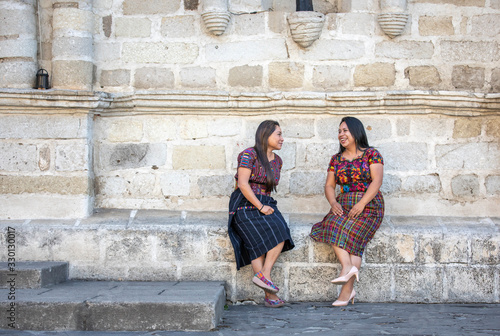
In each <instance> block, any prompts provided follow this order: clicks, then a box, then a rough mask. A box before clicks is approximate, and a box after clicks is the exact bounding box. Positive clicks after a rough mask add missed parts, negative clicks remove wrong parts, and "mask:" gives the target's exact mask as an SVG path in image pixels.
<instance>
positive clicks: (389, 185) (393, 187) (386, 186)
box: [380, 174, 401, 195]
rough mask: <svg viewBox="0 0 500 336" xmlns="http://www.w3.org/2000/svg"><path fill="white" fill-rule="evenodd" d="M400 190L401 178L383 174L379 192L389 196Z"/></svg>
mask: <svg viewBox="0 0 500 336" xmlns="http://www.w3.org/2000/svg"><path fill="white" fill-rule="evenodd" d="M400 190H401V178H400V177H398V176H396V175H392V174H384V181H383V182H382V186H381V187H380V191H381V192H382V193H383V194H384V195H390V194H393V193H396V192H398V191H400Z"/></svg>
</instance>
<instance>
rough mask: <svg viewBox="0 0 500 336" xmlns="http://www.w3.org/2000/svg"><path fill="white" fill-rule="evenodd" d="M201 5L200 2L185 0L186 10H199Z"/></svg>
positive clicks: (197, 0)
mask: <svg viewBox="0 0 500 336" xmlns="http://www.w3.org/2000/svg"><path fill="white" fill-rule="evenodd" d="M198 5H199V0H184V9H185V10H193V11H194V10H197V9H198Z"/></svg>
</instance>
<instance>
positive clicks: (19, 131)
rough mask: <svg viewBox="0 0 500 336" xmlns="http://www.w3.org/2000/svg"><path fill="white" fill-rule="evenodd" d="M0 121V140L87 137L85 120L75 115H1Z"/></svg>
mask: <svg viewBox="0 0 500 336" xmlns="http://www.w3.org/2000/svg"><path fill="white" fill-rule="evenodd" d="M0 120H1V122H0V139H9V138H10V139H23V138H28V139H78V138H80V139H81V138H86V136H87V128H88V123H87V118H86V117H80V116H77V115H8V116H6V115H3V116H2V117H1V119H0ZM2 152H3V151H2Z"/></svg>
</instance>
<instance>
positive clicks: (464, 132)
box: [453, 118, 482, 139]
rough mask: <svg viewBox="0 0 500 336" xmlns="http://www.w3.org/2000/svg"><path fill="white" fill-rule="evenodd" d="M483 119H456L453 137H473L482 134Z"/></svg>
mask: <svg viewBox="0 0 500 336" xmlns="http://www.w3.org/2000/svg"><path fill="white" fill-rule="evenodd" d="M481 125H482V120H481V119H477V118H460V119H457V120H455V127H454V128H453V138H454V139H457V138H473V137H477V136H480V135H481Z"/></svg>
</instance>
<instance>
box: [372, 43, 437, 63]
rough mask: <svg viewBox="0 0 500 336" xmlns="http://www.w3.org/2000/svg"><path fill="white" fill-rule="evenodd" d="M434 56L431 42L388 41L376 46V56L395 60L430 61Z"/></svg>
mask: <svg viewBox="0 0 500 336" xmlns="http://www.w3.org/2000/svg"><path fill="white" fill-rule="evenodd" d="M433 54H434V45H433V44H432V43H431V42H412V41H401V42H392V41H390V42H389V41H386V42H381V43H378V44H377V45H375V56H377V57H384V58H395V59H401V58H403V59H404V58H406V59H429V58H432V56H433Z"/></svg>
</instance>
